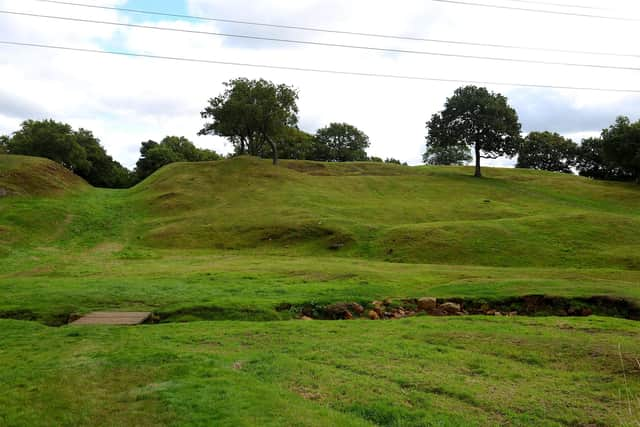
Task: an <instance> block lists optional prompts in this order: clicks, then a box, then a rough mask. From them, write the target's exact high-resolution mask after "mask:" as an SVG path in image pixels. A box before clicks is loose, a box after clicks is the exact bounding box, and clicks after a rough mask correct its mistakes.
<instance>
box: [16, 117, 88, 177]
mask: <svg viewBox="0 0 640 427" xmlns="http://www.w3.org/2000/svg"><path fill="white" fill-rule="evenodd" d="M7 146H8V148H9V150H8V151H9V153H11V154H22V155H26V156H37V157H46V158H47V159H51V160H53V161H54V162H57V163H60V164H61V165H62V166H64V167H65V168H67V169H69V170H71V171H73V172H75V173H77V174H82V173H84V174H86V173H87V172H88V171H89V170H90V169H91V163H90V162H89V161H88V160H87V153H86V151H85V150H84V149H83V147H82V146H81V145H80V144H79V143H78V140H77V138H76V134H75V132H74V131H73V129H72V128H71V126H69V125H68V124H66V123H59V122H55V121H53V120H42V121H36V120H26V121H24V122H23V123H22V125H21V129H20V130H18V131H17V132H14V134H13V136H12V138H11V139H10V140H9V142H8V144H7Z"/></svg>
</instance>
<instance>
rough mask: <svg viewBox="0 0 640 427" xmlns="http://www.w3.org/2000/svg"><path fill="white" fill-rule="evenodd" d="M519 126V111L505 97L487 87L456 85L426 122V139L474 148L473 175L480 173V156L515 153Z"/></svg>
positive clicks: (447, 144)
mask: <svg viewBox="0 0 640 427" xmlns="http://www.w3.org/2000/svg"><path fill="white" fill-rule="evenodd" d="M520 127H521V126H520V123H519V121H518V114H517V113H516V111H515V110H514V109H513V108H511V107H510V106H509V104H508V103H507V98H505V97H504V96H502V95H500V94H496V93H493V92H489V91H488V90H487V89H486V88H481V87H476V86H466V87H461V88H458V89H456V91H455V92H454V94H453V96H452V97H450V98H448V99H447V101H446V103H445V108H444V110H443V111H441V112H439V113H437V114H434V115H433V116H432V117H431V120H429V121H428V122H427V129H428V136H427V140H428V142H429V143H430V145H432V146H438V147H442V148H449V147H458V148H459V149H463V150H464V149H465V148H466V149H473V151H474V152H475V158H476V171H475V176H477V177H480V176H482V172H481V169H480V159H481V158H492V159H495V158H498V157H500V156H509V157H512V156H514V155H515V154H516V153H517V151H518V147H519V143H520ZM427 149H429V146H428V147H427Z"/></svg>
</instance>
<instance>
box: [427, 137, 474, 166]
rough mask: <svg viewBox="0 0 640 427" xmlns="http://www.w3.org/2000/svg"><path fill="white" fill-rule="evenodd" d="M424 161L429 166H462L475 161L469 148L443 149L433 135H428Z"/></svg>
mask: <svg viewBox="0 0 640 427" xmlns="http://www.w3.org/2000/svg"><path fill="white" fill-rule="evenodd" d="M422 160H423V161H424V163H425V164H427V165H444V166H448V165H458V166H462V165H464V164H465V163H467V162H470V161H471V160H473V157H472V156H471V151H470V150H469V147H467V146H463V145H450V146H446V147H443V146H441V145H438V144H436V143H435V141H433V138H432V137H431V133H429V135H427V149H426V151H425V152H424V154H423V155H422Z"/></svg>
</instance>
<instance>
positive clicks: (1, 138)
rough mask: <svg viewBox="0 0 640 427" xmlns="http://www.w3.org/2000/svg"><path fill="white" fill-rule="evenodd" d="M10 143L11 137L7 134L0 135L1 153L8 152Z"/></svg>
mask: <svg viewBox="0 0 640 427" xmlns="http://www.w3.org/2000/svg"><path fill="white" fill-rule="evenodd" d="M8 145H9V137H8V136H7V135H0V154H7V152H8V148H7V146H8Z"/></svg>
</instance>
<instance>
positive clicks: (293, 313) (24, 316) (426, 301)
mask: <svg viewBox="0 0 640 427" xmlns="http://www.w3.org/2000/svg"><path fill="white" fill-rule="evenodd" d="M419 315H422V316H424V315H427V316H473V315H483V316H559V317H585V316H591V315H597V316H607V317H617V318H624V319H630V320H636V321H637V320H640V306H639V305H638V304H637V303H635V302H633V301H629V300H625V299H623V298H613V297H608V296H593V297H584V298H582V297H581V298H563V297H550V296H544V295H527V296H523V297H510V298H502V299H479V298H446V299H436V298H428V297H424V298H408V299H400V300H392V299H390V298H387V299H384V300H380V301H371V302H362V301H361V302H355V301H353V302H336V303H331V304H327V303H315V302H313V303H311V302H310V303H305V304H290V303H282V304H279V305H277V306H276V307H274V309H271V310H270V309H267V308H264V309H263V308H253V307H218V306H195V307H184V308H181V309H177V310H173V311H155V312H153V314H152V316H151V317H150V318H149V319H148V320H147V321H146V323H177V322H192V321H202V320H241V321H261V322H264V321H275V320H292V319H305V320H351V319H371V320H394V319H402V318H406V317H412V316H419ZM80 317H81V316H80V315H79V314H77V313H73V312H61V313H53V314H46V315H42V314H40V313H36V312H34V311H31V310H22V309H18V310H6V311H0V319H14V320H25V321H37V322H41V323H43V324H45V325H48V326H62V325H66V324H69V323H72V322H73V321H75V320H77V319H78V318H80Z"/></svg>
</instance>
